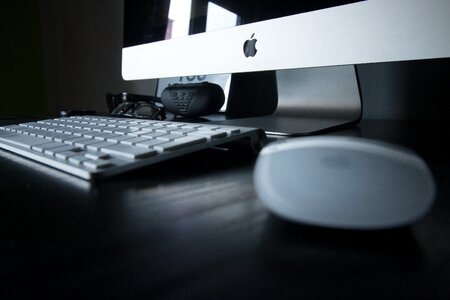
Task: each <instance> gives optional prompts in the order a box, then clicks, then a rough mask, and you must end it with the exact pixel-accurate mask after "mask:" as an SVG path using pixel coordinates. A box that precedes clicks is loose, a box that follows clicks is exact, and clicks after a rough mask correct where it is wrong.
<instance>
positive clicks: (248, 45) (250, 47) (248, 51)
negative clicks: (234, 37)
mask: <svg viewBox="0 0 450 300" xmlns="http://www.w3.org/2000/svg"><path fill="white" fill-rule="evenodd" d="M254 36H255V34H254V33H253V34H252V36H251V37H250V39H249V40H246V41H245V43H244V55H245V57H250V56H251V57H253V56H255V55H256V52H257V51H258V50H256V42H257V41H258V40H257V39H254V38H253V37H254Z"/></svg>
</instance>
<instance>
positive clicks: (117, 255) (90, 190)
mask: <svg viewBox="0 0 450 300" xmlns="http://www.w3.org/2000/svg"><path fill="white" fill-rule="evenodd" d="M448 132H449V131H448V130H447V129H446V128H442V127H438V126H436V125H435V124H431V125H430V124H428V125H427V124H423V123H413V124H411V123H410V124H404V123H398V122H369V121H364V122H363V123H362V124H361V125H360V126H359V127H357V128H354V129H352V130H350V131H347V132H346V133H349V134H353V135H362V136H364V137H372V138H377V139H383V140H388V141H391V142H397V143H400V144H404V145H406V146H409V147H412V148H414V149H415V150H416V151H417V152H419V153H420V154H421V155H422V156H423V157H424V158H425V159H426V160H427V162H428V163H429V164H430V166H431V168H432V170H433V173H434V174H435V177H436V180H437V182H438V196H437V201H436V204H435V206H434V207H433V209H432V211H431V213H430V214H429V215H428V216H427V217H426V218H425V219H423V220H422V221H421V222H419V223H417V224H415V225H413V226H410V227H407V228H401V229H396V230H385V231H376V232H366V231H356V232H355V231H341V230H331V229H320V228H313V227H308V226H302V225H297V224H292V223H288V222H285V221H283V220H280V219H278V218H276V217H274V216H272V215H270V214H269V213H268V212H267V211H266V210H265V209H264V207H263V206H262V204H261V203H260V202H259V200H258V199H257V197H256V195H255V192H254V188H253V184H252V172H253V165H254V161H255V157H254V156H248V155H242V154H241V153H235V152H221V151H216V150H207V151H203V152H199V153H195V154H193V155H189V156H186V157H184V158H181V159H176V160H173V161H170V162H165V163H162V164H159V165H155V166H152V167H149V168H146V169H142V170H138V171H133V172H130V173H128V174H124V175H121V176H117V177H113V178H110V179H108V180H106V181H102V182H99V183H97V184H95V185H90V184H88V183H87V182H85V181H82V180H78V179H76V178H74V177H72V176H69V175H65V174H61V173H60V172H58V171H54V170H51V169H48V168H46V167H42V166H40V165H38V164H35V163H31V162H29V161H28V160H25V159H22V158H19V157H17V156H14V155H12V154H9V153H7V152H3V151H1V152H0V195H1V201H0V241H1V244H0V247H1V248H0V251H1V255H0V261H1V269H0V274H1V275H2V281H1V282H2V284H1V286H2V287H1V289H0V298H2V299H30V298H31V299H39V298H42V299H50V298H58V299H70V298H74V299H85V298H95V299H111V298H118V299H134V298H140V299H233V298H234V299H237V298H239V299H260V298H270V299H275V298H278V299H280V298H293V299H304V298H307V299H311V298H313V299H317V298H320V299H331V298H343V299H352V298H354V299H367V298H376V299H379V298H385V297H386V298H393V299H404V298H409V299H417V298H427V299H444V298H446V299H449V297H450V284H449V282H450V202H449V201H450V197H449V187H450V184H449V183H450V176H449V169H450V164H449V162H450V159H449V153H450V151H449V147H448V146H445V145H444V143H445V142H447V143H448V141H449V134H448Z"/></svg>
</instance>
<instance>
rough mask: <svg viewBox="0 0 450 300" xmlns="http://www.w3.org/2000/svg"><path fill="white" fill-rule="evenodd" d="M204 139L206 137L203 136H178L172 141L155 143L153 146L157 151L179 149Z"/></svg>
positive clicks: (204, 140)
mask: <svg viewBox="0 0 450 300" xmlns="http://www.w3.org/2000/svg"><path fill="white" fill-rule="evenodd" d="M206 141H207V139H206V138H205V137H199V136H198V137H197V136H183V137H180V138H178V139H176V140H174V141H171V142H168V143H164V144H160V145H155V147H154V148H155V149H156V150H158V151H162V152H164V151H170V150H176V149H180V148H183V147H186V146H190V145H195V144H199V143H204V142H206Z"/></svg>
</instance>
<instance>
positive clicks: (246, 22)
mask: <svg viewBox="0 0 450 300" xmlns="http://www.w3.org/2000/svg"><path fill="white" fill-rule="evenodd" d="M124 9H125V14H124V16H125V17H124V44H123V49H122V76H123V78H124V79H125V80H139V79H151V78H154V79H160V80H161V82H162V81H164V80H165V81H166V82H169V83H170V82H183V80H184V81H202V80H211V81H217V82H219V83H220V84H221V86H222V87H223V88H224V92H225V93H226V95H227V98H228V103H227V105H226V107H224V111H225V112H226V113H225V115H228V116H232V117H235V116H238V117H245V118H238V119H231V120H225V121H224V122H231V123H233V122H234V123H235V124H237V125H249V126H257V127H260V128H263V129H265V130H266V132H269V133H276V134H294V135H295V134H308V133H312V132H317V131H321V130H324V129H327V128H333V127H336V126H341V125H345V124H351V123H354V122H358V121H359V118H360V117H361V103H360V93H359V90H358V78H357V72H356V71H355V68H354V67H353V66H354V65H357V64H367V63H378V62H393V61H406V60H419V59H420V60H421V59H434V58H444V57H450V39H449V38H448V37H449V36H450V21H449V20H450V1H448V0H429V1H423V0H367V1H350V0H323V1H309V0H297V1H283V0H281V1H280V0H277V1H275V0H249V1H242V0H241V1H237V0H125V5H124ZM323 67H327V68H323ZM299 68H303V69H304V70H305V71H304V72H302V73H296V72H295V70H296V69H299ZM290 70H292V71H290ZM219 74H222V75H219ZM293 87H299V88H298V89H295V88H294V89H293ZM327 89H332V90H327ZM297 90H298V91H300V93H304V92H305V91H306V96H300V95H299V96H298V98H310V95H314V97H313V98H314V100H312V101H313V102H314V101H316V102H317V103H312V104H311V103H306V105H304V107H302V103H301V101H297V100H296V96H295V93H296V91H297ZM308 91H309V92H308ZM324 91H325V92H324ZM322 96H323V99H321V97H322ZM311 97H312V96H311ZM327 97H328V99H325V98H327ZM287 98H289V99H288V100H286V99H287ZM334 98H336V99H334ZM321 101H323V103H321ZM316 104H317V105H316ZM310 107H313V109H312V110H313V111H315V112H316V114H314V113H312V114H309V115H308V114H306V115H305V116H303V117H302V116H301V112H302V111H308V108H310ZM320 114H321V116H320ZM261 115H264V117H260V116H261ZM305 120H307V121H306V123H305ZM236 122H237V123H236ZM231 123H230V124H231Z"/></svg>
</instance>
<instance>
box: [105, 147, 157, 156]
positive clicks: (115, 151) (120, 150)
mask: <svg viewBox="0 0 450 300" xmlns="http://www.w3.org/2000/svg"><path fill="white" fill-rule="evenodd" d="M100 151H101V152H103V153H107V154H111V155H114V156H119V157H122V158H128V159H138V158H143V157H148V156H152V155H155V154H157V152H156V150H154V149H146V148H139V147H134V146H128V145H123V144H117V145H113V146H109V147H105V148H101V149H100Z"/></svg>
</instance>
